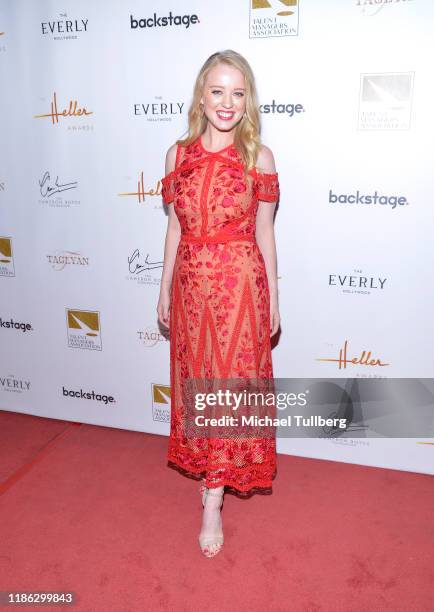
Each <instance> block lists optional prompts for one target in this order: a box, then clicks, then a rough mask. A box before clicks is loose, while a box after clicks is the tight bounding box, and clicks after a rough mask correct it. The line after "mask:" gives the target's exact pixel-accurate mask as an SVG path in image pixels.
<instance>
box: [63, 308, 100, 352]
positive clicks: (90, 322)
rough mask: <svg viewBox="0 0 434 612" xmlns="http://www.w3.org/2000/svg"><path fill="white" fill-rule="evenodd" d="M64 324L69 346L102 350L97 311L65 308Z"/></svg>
mask: <svg viewBox="0 0 434 612" xmlns="http://www.w3.org/2000/svg"><path fill="white" fill-rule="evenodd" d="M66 324H67V332H68V346H69V347H71V348H81V349H91V350H98V351H101V350H102V344H101V328H100V320H99V312H96V311H91V310H76V309H72V308H67V309H66Z"/></svg>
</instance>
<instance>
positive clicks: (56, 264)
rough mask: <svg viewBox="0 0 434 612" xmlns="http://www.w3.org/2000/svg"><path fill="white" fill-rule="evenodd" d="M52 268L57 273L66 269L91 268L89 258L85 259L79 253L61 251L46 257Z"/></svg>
mask: <svg viewBox="0 0 434 612" xmlns="http://www.w3.org/2000/svg"><path fill="white" fill-rule="evenodd" d="M46 257H47V261H48V263H49V265H50V267H51V268H52V269H53V270H54V271H55V272H61V271H62V270H64V269H65V268H66V267H68V268H70V267H72V266H75V267H79V268H83V267H86V268H88V267H89V257H85V256H84V255H82V254H81V253H78V252H77V251H67V250H61V249H59V250H58V251H55V252H54V253H53V254H52V255H46Z"/></svg>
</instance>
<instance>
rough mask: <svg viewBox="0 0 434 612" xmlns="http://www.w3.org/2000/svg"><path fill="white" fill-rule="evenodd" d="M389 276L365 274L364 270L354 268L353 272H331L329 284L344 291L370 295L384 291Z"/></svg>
mask: <svg viewBox="0 0 434 612" xmlns="http://www.w3.org/2000/svg"><path fill="white" fill-rule="evenodd" d="M386 281H387V278H385V277H384V278H382V277H380V276H365V275H364V274H363V272H362V270H353V271H352V273H351V274H335V273H333V274H329V275H328V286H329V287H336V288H338V289H341V291H342V293H358V294H360V295H370V294H371V293H374V292H376V291H382V290H383V289H384V287H385V285H386Z"/></svg>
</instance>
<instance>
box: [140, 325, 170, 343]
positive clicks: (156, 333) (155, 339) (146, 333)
mask: <svg viewBox="0 0 434 612" xmlns="http://www.w3.org/2000/svg"><path fill="white" fill-rule="evenodd" d="M137 333H138V335H139V340H140V342H141V343H142V344H143V346H146V348H152V347H154V346H155V345H156V344H158V343H159V342H164V343H166V342H167V341H168V340H167V338H165V337H164V336H163V334H162V333H160V330H159V329H158V328H157V327H154V326H152V327H147V328H145V329H144V330H143V331H141V330H139V331H138V332H137Z"/></svg>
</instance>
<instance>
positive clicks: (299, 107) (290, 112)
mask: <svg viewBox="0 0 434 612" xmlns="http://www.w3.org/2000/svg"><path fill="white" fill-rule="evenodd" d="M259 111H260V112H261V113H263V114H264V115H269V114H272V115H287V116H288V117H293V116H294V115H299V114H300V113H304V112H305V110H304V108H303V104H286V103H284V102H283V103H280V104H278V103H276V101H275V100H273V101H272V102H271V103H270V104H261V105H260V106H259Z"/></svg>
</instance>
